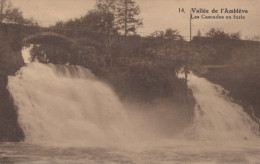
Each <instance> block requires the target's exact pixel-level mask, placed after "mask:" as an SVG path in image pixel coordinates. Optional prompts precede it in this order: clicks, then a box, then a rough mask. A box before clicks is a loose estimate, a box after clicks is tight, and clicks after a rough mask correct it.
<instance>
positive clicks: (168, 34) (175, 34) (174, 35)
mask: <svg viewBox="0 0 260 164" xmlns="http://www.w3.org/2000/svg"><path fill="white" fill-rule="evenodd" d="M164 36H165V38H166V39H171V40H184V39H183V36H181V35H180V33H179V31H178V30H176V29H175V30H173V29H171V28H168V29H166V31H165V35H164Z"/></svg>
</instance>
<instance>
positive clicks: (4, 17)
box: [0, 0, 38, 26]
mask: <svg viewBox="0 0 260 164" xmlns="http://www.w3.org/2000/svg"><path fill="white" fill-rule="evenodd" d="M0 23H15V24H25V25H31V26H38V23H37V22H36V21H34V20H33V19H25V18H24V17H23V13H22V12H21V11H20V9H19V8H13V7H12V4H11V3H10V1H9V0H0Z"/></svg>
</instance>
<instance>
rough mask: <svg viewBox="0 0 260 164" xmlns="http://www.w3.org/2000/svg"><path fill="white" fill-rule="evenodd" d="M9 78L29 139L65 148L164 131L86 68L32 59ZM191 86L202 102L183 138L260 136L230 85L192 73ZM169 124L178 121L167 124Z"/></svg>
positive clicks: (146, 137) (125, 140)
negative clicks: (127, 105)
mask: <svg viewBox="0 0 260 164" xmlns="http://www.w3.org/2000/svg"><path fill="white" fill-rule="evenodd" d="M8 80H9V81H8V89H9V91H10V93H11V95H12V96H13V98H14V102H15V105H16V106H17V109H18V117H19V120H18V121H19V124H20V126H21V128H22V129H23V131H24V134H25V142H28V143H36V144H51V145H53V144H54V145H57V144H60V145H62V146H64V145H68V146H84V145H87V146H89V145H106V144H108V145H110V144H112V145H115V144H121V145H124V144H126V143H129V142H132V141H136V140H140V138H141V137H140V136H142V137H143V138H142V139H143V140H142V141H148V140H150V139H151V138H153V136H156V135H157V136H163V135H160V134H159V135H158V134H156V133H160V132H161V131H160V130H158V129H156V128H155V127H152V128H151V127H148V126H149V125H150V126H153V125H154V124H153V125H152V122H156V121H157V122H158V120H159V119H158V120H155V119H157V118H156V117H154V118H153V120H152V119H151V120H150V122H151V124H149V123H148V124H147V123H146V124H145V125H144V124H143V123H144V121H143V120H142V119H143V118H144V117H140V118H138V116H137V114H136V117H133V116H132V117H129V113H127V110H126V109H125V106H124V105H123V104H122V103H121V102H120V100H119V98H118V97H117V95H116V94H115V93H114V92H113V90H112V89H111V88H110V87H109V86H108V85H107V84H105V83H103V82H101V81H100V80H98V79H97V78H96V77H95V76H94V75H93V74H92V73H91V71H89V70H88V69H85V68H83V67H80V66H66V65H53V64H40V63H29V64H28V65H27V66H25V67H23V68H21V70H20V71H18V72H17V73H16V76H10V77H9V79H8ZM188 85H189V88H190V89H191V90H192V91H193V95H194V97H195V100H196V102H197V105H196V107H195V109H194V110H195V112H194V113H195V115H194V121H193V122H192V123H191V126H190V127H189V128H187V129H186V130H185V132H184V133H183V134H184V135H182V139H185V138H186V139H187V140H189V139H190V137H192V138H193V139H194V138H195V139H198V140H211V141H216V140H220V141H228V140H253V139H254V138H256V135H255V134H256V133H257V132H256V131H257V129H258V124H257V123H255V122H254V121H252V119H251V118H250V117H249V116H248V115H247V113H245V112H244V111H243V108H242V107H241V106H239V105H238V104H236V103H234V102H232V101H231V99H230V98H228V96H227V91H226V90H225V89H223V88H222V87H221V86H219V85H216V84H213V83H211V82H209V81H207V80H206V79H204V78H200V77H197V76H195V75H194V74H190V75H189V78H188ZM158 111H160V110H158ZM166 112H167V111H166ZM144 116H145V115H144ZM148 116H149V115H148ZM158 117H159V116H158ZM176 117H177V116H176ZM176 117H175V118H176ZM140 120H141V121H140ZM176 120H177V119H176ZM160 121H163V119H160ZM173 122H174V118H173ZM176 124H177V125H178V123H176ZM147 125H148V126H147ZM167 126H172V127H173V126H174V125H171V124H168V123H167ZM157 127H159V126H157ZM147 129H150V131H149V130H147ZM165 129H168V130H169V128H165ZM145 133H147V134H145ZM185 134H186V135H185ZM187 134H188V135H187ZM172 139H176V138H174V137H172ZM142 141H141V142H142ZM141 142H140V141H139V143H141ZM152 142H154V141H152ZM152 142H150V143H149V144H151V143H152Z"/></svg>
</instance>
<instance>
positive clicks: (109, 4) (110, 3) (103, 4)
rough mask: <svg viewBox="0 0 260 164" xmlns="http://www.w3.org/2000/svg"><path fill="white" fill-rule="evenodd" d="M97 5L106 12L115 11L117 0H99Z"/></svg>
mask: <svg viewBox="0 0 260 164" xmlns="http://www.w3.org/2000/svg"><path fill="white" fill-rule="evenodd" d="M96 2H97V3H96V7H97V9H98V10H99V11H102V12H105V13H115V9H116V0H97V1H96Z"/></svg>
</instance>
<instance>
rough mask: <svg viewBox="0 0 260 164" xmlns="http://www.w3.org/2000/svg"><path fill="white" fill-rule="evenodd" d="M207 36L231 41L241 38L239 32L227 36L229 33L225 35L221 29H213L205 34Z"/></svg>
mask: <svg viewBox="0 0 260 164" xmlns="http://www.w3.org/2000/svg"><path fill="white" fill-rule="evenodd" d="M207 36H208V37H211V38H214V39H233V40H239V39H240V37H241V35H240V32H237V33H231V34H229V33H225V32H224V30H223V29H215V28H211V29H210V30H209V32H208V33H207Z"/></svg>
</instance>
